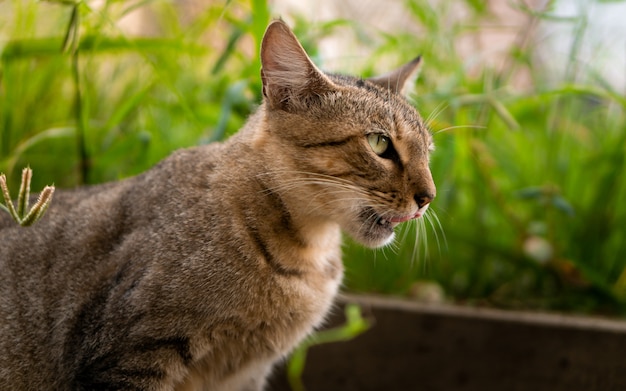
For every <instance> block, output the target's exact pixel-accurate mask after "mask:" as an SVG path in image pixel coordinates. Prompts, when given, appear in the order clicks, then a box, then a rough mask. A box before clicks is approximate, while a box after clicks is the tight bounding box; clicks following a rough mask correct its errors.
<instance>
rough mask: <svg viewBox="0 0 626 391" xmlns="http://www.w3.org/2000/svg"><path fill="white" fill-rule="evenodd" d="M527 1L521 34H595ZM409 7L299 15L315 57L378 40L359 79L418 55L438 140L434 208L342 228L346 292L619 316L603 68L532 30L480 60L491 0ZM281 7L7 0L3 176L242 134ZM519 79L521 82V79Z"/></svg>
mask: <svg viewBox="0 0 626 391" xmlns="http://www.w3.org/2000/svg"><path fill="white" fill-rule="evenodd" d="M452 3H454V4H456V5H457V6H458V4H460V3H462V5H463V6H464V7H465V8H464V9H465V10H466V13H465V15H464V17H463V18H458V17H452V16H451V15H452V14H453V5H452ZM521 4H523V3H522V2H519V3H518V2H511V3H509V5H510V6H512V7H519V9H518V12H521V13H524V14H525V18H526V20H527V21H528V26H529V28H528V30H527V31H528V32H529V33H530V31H532V29H531V28H530V27H531V26H536V25H537V24H541V23H563V24H568V23H569V24H571V25H572V26H573V28H574V31H575V33H576V34H577V35H576V37H578V38H580V37H583V36H584V34H585V32H586V31H585V26H586V25H585V23H582V22H581V20H580V19H577V18H570V19H568V20H561V19H559V18H557V17H556V16H555V15H553V14H552V13H551V12H552V10H551V8H550V6H549V5H548V6H547V7H546V8H545V9H543V10H528V9H525V8H523V6H522V5H521ZM549 4H550V3H549ZM404 5H405V7H406V15H409V16H410V18H411V20H412V22H413V23H414V25H415V26H417V27H418V28H419V29H420V31H422V32H423V33H422V36H415V34H414V33H408V32H407V33H403V32H398V33H397V34H388V33H383V32H380V31H377V30H371V29H367V28H366V27H365V26H362V25H359V24H357V23H354V22H352V21H347V20H333V21H328V22H324V23H312V22H309V21H307V19H306V17H305V16H303V15H289V18H290V19H291V20H294V21H295V24H294V26H293V27H294V30H295V32H296V34H297V35H298V36H299V38H300V39H301V40H302V42H303V45H304V47H305V48H306V49H307V51H308V52H309V54H310V55H311V56H312V58H314V59H315V60H316V61H319V62H321V65H322V66H323V60H324V59H323V58H322V57H321V56H320V54H319V52H318V51H317V50H318V49H317V43H318V42H319V40H320V39H321V38H323V37H326V36H333V35H337V34H342V33H343V32H344V31H346V30H348V31H351V32H353V33H354V36H355V37H356V40H357V41H359V43H360V44H362V45H367V46H368V47H369V48H371V55H370V56H369V57H367V58H365V59H358V65H359V67H360V69H362V70H363V72H362V74H363V75H364V76H367V75H370V74H373V73H376V72H384V71H387V69H380V67H379V65H378V64H379V63H380V60H381V59H385V60H386V61H385V62H393V63H395V64H397V65H399V64H401V63H402V62H405V61H408V60H410V59H411V58H412V57H414V56H415V55H417V54H420V53H421V54H422V55H423V57H424V58H425V59H426V62H425V66H424V67H423V71H422V74H421V77H420V79H419V81H418V85H417V91H418V95H417V96H416V97H415V99H414V100H415V102H416V105H417V107H418V108H419V110H420V112H422V114H423V115H424V117H425V118H427V119H428V122H429V125H430V127H431V129H432V131H433V132H434V133H435V142H436V144H437V151H436V152H435V153H434V155H433V157H432V171H433V175H434V177H435V181H436V182H437V186H438V196H437V198H436V200H435V202H434V203H433V205H432V208H431V209H432V210H433V213H431V215H430V218H429V219H426V220H423V222H422V223H421V225H420V224H414V225H409V226H407V228H405V230H404V232H399V234H398V236H399V237H404V240H402V241H398V242H397V243H396V244H395V245H394V246H392V247H390V248H387V249H383V250H377V251H371V250H366V249H363V248H361V247H359V246H356V245H354V244H352V243H351V242H350V241H349V240H348V243H347V245H346V251H345V252H346V257H345V263H346V266H347V272H346V287H347V289H350V290H354V291H368V292H379V293H392V294H408V293H409V292H410V291H411V288H412V286H414V284H415V283H416V282H419V281H421V280H434V281H436V282H437V283H438V284H439V285H440V286H441V287H442V288H443V291H444V292H445V295H446V297H447V298H448V299H449V300H452V301H455V302H469V303H476V304H487V305H495V306H502V307H509V308H540V309H542V308H547V309H554V310H572V311H582V312H595V313H607V314H612V315H619V314H624V312H625V311H624V309H625V308H626V307H625V306H624V304H625V303H626V257H625V256H624V254H626V240H624V238H626V205H625V203H624V202H623V201H624V200H626V194H625V193H626V183H625V182H626V179H625V176H624V175H623V172H624V169H625V168H626V167H625V165H626V162H625V161H624V156H625V153H626V127H625V125H626V123H625V110H626V97H625V96H624V95H623V93H621V92H619V91H616V90H614V89H613V88H612V87H611V85H612V84H611V81H610V80H603V79H602V78H601V77H600V76H598V75H595V76H594V77H595V78H587V79H582V78H579V77H578V75H579V72H577V71H576V70H577V68H578V67H577V62H578V59H577V57H576V55H577V53H578V48H579V45H580V42H581V39H574V40H573V41H572V42H573V43H572V47H571V48H570V52H571V53H572V55H571V58H570V63H571V64H570V65H571V66H568V71H567V72H564V74H563V75H559V76H558V77H551V76H554V75H549V74H548V73H547V70H546V69H545V67H543V65H542V64H541V63H540V62H539V61H537V60H536V58H535V55H534V53H535V50H536V47H535V46H534V45H533V43H532V42H530V43H529V40H525V39H524V38H526V37H525V35H524V34H525V32H524V31H522V32H520V42H521V44H520V45H518V46H517V47H515V48H514V49H512V50H511V52H510V53H509V54H508V56H507V58H506V61H505V62H504V66H502V67H499V68H497V69H496V68H493V67H489V66H482V67H479V69H470V68H472V67H471V66H470V65H471V64H468V63H467V59H466V58H463V57H462V56H461V55H460V54H459V50H458V40H459V39H460V38H461V37H462V36H463V35H464V34H468V33H472V32H476V30H477V26H480V25H481V22H482V21H484V20H488V19H489V18H490V17H491V16H492V15H491V14H490V10H489V8H488V7H486V6H485V2H480V1H471V0H466V1H464V2H459V3H455V2H446V1H441V2H431V1H425V0H406V1H405V2H404ZM137 10H139V11H141V12H145V13H146V15H148V19H149V20H150V21H151V23H150V26H149V28H148V29H147V30H146V31H144V33H145V34H143V35H141V34H140V35H133V34H129V33H127V32H126V30H125V29H124V28H123V27H121V26H122V25H123V21H124V20H127V18H128V17H129V14H131V13H132V12H133V11H137ZM271 17H272V10H271V8H270V6H269V5H268V4H267V3H266V1H265V0H249V1H239V2H235V1H219V2H217V1H216V2H211V3H208V4H207V5H206V6H205V7H203V8H202V10H201V12H197V13H195V14H193V15H189V14H185V12H181V9H180V8H178V7H177V6H176V4H175V3H173V2H168V1H161V0H154V1H144V0H137V1H124V2H122V1H113V0H110V1H102V2H98V5H96V3H94V2H83V1H73V0H58V1H52V0H50V1H41V2H32V1H25V0H22V1H18V0H11V1H5V2H0V171H1V172H5V173H6V174H7V176H8V178H9V184H10V186H13V187H14V188H15V187H16V186H18V184H19V170H20V169H21V167H24V166H26V165H30V167H32V168H33V170H34V172H35V173H36V176H35V177H34V178H33V182H34V183H33V187H35V188H41V187H43V185H44V184H46V183H50V182H54V183H55V184H56V185H57V187H72V186H76V185H81V184H89V183H99V182H103V181H109V180H115V179H119V178H123V177H127V176H130V175H134V174H137V173H139V172H142V171H144V170H146V169H148V168H149V167H151V166H152V165H154V164H155V163H156V162H158V161H159V160H160V159H162V158H163V157H165V156H166V155H168V154H169V153H170V152H171V151H172V150H174V149H176V148H181V147H186V146H191V145H196V144H200V143H207V142H211V141H215V140H219V139H223V138H224V137H227V136H228V135H230V134H232V133H234V132H236V131H237V129H239V127H240V126H241V125H242V124H243V122H244V121H245V119H246V117H247V115H248V114H249V113H250V112H251V111H252V110H254V107H255V106H256V105H257V104H258V103H259V102H260V100H261V94H260V91H261V89H260V77H259V68H260V64H259V60H258V48H259V43H260V40H261V37H262V34H263V32H264V30H265V27H266V25H267V23H268V21H269V20H270V19H271ZM355 62H356V60H355ZM473 68H476V67H475V66H474V67H473ZM333 71H342V70H341V69H333ZM519 74H523V75H525V76H524V77H525V78H526V79H524V80H525V83H526V84H525V86H524V88H522V89H520V88H513V87H512V86H513V85H514V79H515V78H516V77H517V75H519ZM581 80H592V81H581ZM435 213H436V215H435ZM435 216H437V217H435ZM416 237H417V240H413V238H416Z"/></svg>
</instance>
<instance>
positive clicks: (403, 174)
mask: <svg viewBox="0 0 626 391" xmlns="http://www.w3.org/2000/svg"><path fill="white" fill-rule="evenodd" d="M261 62H262V71H261V76H262V79H263V95H264V109H263V110H264V112H265V121H267V125H268V126H267V127H266V132H267V134H266V135H265V136H264V137H263V140H264V144H265V145H266V146H267V148H268V151H269V153H270V154H272V156H273V159H274V162H273V163H272V165H273V169H274V170H275V173H277V174H278V175H281V176H282V179H283V182H284V183H282V184H281V185H280V186H279V187H278V188H277V190H278V191H284V192H290V194H291V195H295V196H296V197H299V199H300V200H301V202H302V203H303V204H302V208H303V209H306V210H307V211H308V212H310V214H311V216H312V218H326V219H329V220H333V221H336V222H337V223H339V224H340V226H341V227H342V229H343V230H344V231H345V232H347V233H348V234H349V235H351V236H352V237H353V238H354V239H356V240H357V241H359V242H361V243H362V244H364V245H366V246H370V247H378V246H383V245H386V244H388V243H390V242H391V241H392V240H393V236H394V227H395V226H396V225H398V224H400V223H402V222H404V221H408V220H411V219H414V218H419V217H421V216H422V215H423V214H424V213H425V212H426V209H427V208H428V205H429V203H430V202H431V201H432V199H433V198H434V197H435V185H434V183H433V179H432V176H431V173H430V169H429V166H428V163H429V153H430V151H431V150H432V149H433V141H432V137H431V134H430V132H429V131H428V130H427V129H426V127H425V125H424V122H423V120H422V118H421V117H420V115H419V114H418V112H417V111H416V110H415V108H414V107H413V106H412V105H411V104H410V103H409V102H408V101H407V100H406V98H405V97H404V90H405V87H407V86H409V85H410V84H411V83H412V82H413V81H414V77H415V76H416V74H417V71H418V68H419V64H420V58H419V57H418V58H416V59H415V60H413V61H411V62H410V63H408V64H406V65H404V66H403V67H401V68H399V69H397V70H395V71H393V72H391V73H388V74H386V75H383V76H380V77H376V78H370V79H360V78H356V77H350V76H342V75H333V74H325V73H323V72H321V71H320V70H319V69H318V68H317V67H316V66H315V65H314V64H313V62H312V61H311V60H310V58H309V57H308V56H307V54H306V52H305V51H304V49H303V48H302V46H301V45H300V43H299V42H298V40H297V39H296V37H295V36H294V35H293V33H292V32H291V31H290V29H289V28H288V27H287V25H286V24H285V23H284V22H282V21H274V22H273V23H272V24H270V26H269V27H268V29H267V31H266V33H265V36H264V38H263V44H262V48H261Z"/></svg>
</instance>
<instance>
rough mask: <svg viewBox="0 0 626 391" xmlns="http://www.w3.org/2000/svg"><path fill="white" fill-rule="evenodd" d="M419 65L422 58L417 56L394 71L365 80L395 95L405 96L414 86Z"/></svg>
mask: <svg viewBox="0 0 626 391" xmlns="http://www.w3.org/2000/svg"><path fill="white" fill-rule="evenodd" d="M421 64H422V56H417V57H416V58H415V59H414V60H413V61H411V62H409V63H408V64H405V65H403V66H402V67H400V68H398V69H396V70H395V71H392V72H389V73H387V74H384V75H382V76H377V77H372V78H369V79H367V80H369V81H370V82H372V83H374V84H377V85H379V86H381V87H384V88H389V89H390V90H391V91H393V92H395V93H396V94H402V95H404V96H407V95H408V94H409V92H411V89H412V87H413V85H414V84H415V79H417V74H418V73H419V70H420V66H421Z"/></svg>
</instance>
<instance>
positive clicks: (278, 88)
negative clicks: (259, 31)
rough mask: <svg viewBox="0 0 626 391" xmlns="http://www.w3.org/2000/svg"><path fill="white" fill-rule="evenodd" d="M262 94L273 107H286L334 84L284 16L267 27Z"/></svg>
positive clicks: (263, 44) (322, 92) (263, 45)
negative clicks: (301, 43) (293, 31)
mask: <svg viewBox="0 0 626 391" xmlns="http://www.w3.org/2000/svg"><path fill="white" fill-rule="evenodd" d="M261 79H262V81H263V95H264V96H265V98H266V99H267V102H268V103H269V105H270V107H271V108H278V109H282V110H287V109H289V108H290V107H293V106H294V105H297V103H298V102H306V101H307V100H309V99H311V98H315V97H318V96H319V95H322V94H324V93H325V92H328V91H330V90H331V89H332V88H333V86H334V85H333V83H332V81H330V79H328V77H326V76H325V75H324V74H323V73H322V72H321V71H320V70H319V69H317V67H316V66H315V64H313V62H312V61H311V59H310V58H309V56H308V55H307V54H306V52H305V51H304V49H303V48H302V45H300V42H298V39H297V38H296V36H295V35H294V34H293V33H292V32H291V30H290V29H289V27H288V26H287V24H286V23H285V22H283V21H282V20H275V21H273V22H272V23H270V25H269V26H268V27H267V30H266V31H265V35H264V36H263V42H262V43H261Z"/></svg>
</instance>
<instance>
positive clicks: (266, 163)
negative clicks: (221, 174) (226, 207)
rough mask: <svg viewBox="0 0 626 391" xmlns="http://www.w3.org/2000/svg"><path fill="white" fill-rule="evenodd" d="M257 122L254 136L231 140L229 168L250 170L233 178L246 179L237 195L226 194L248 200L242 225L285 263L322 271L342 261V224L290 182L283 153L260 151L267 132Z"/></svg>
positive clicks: (294, 267) (236, 186)
mask: <svg viewBox="0 0 626 391" xmlns="http://www.w3.org/2000/svg"><path fill="white" fill-rule="evenodd" d="M255 126H256V129H248V131H249V132H250V133H253V134H254V137H240V135H237V136H235V137H234V138H233V139H231V142H230V143H229V144H230V145H231V150H232V151H233V152H232V154H233V155H238V156H239V157H238V158H234V159H233V160H232V162H231V164H232V166H231V167H229V168H228V171H231V172H232V171H235V170H236V171H245V172H246V175H243V176H240V177H238V178H237V179H235V180H237V181H242V182H243V183H233V184H232V185H233V186H232V189H233V190H234V193H236V194H232V195H229V196H228V197H225V198H231V199H236V200H237V202H238V203H239V202H241V200H242V197H243V198H244V199H246V198H247V199H249V200H250V201H249V202H244V203H243V204H242V205H243V210H242V216H240V218H241V219H242V224H243V225H244V226H245V227H246V229H248V231H249V232H250V234H251V235H252V236H253V237H254V240H259V241H261V242H262V245H263V246H264V247H265V249H264V251H265V250H267V251H268V252H270V253H271V254H270V255H271V256H272V257H274V258H275V260H276V261H277V262H280V263H281V264H282V265H283V266H284V267H285V268H287V269H290V270H305V269H308V268H312V269H316V270H318V271H319V269H325V268H326V269H327V268H328V263H329V262H331V263H333V264H335V263H339V262H340V246H341V230H340V227H339V224H337V222H334V221H332V220H330V219H328V218H327V217H322V216H321V215H320V214H319V211H316V210H312V208H311V204H310V199H309V200H307V199H303V197H302V194H301V192H299V191H297V190H296V189H295V188H294V187H293V186H294V184H293V183H290V182H289V176H290V175H289V171H290V170H289V169H288V170H287V171H286V172H283V171H281V170H277V168H276V164H275V161H276V159H279V158H280V157H278V156H276V155H272V154H268V153H265V152H261V151H262V149H263V148H265V146H263V145H261V144H262V143H259V142H258V141H259V139H262V138H263V136H262V135H261V136H259V137H257V136H258V134H259V133H261V132H262V126H263V125H261V122H257V120H255ZM255 140H256V141H255ZM251 156H254V157H255V159H250V157H251ZM272 159H273V160H272ZM242 189H245V190H244V191H243V192H242ZM242 193H245V194H242ZM239 207H240V208H241V204H240V206H239Z"/></svg>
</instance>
